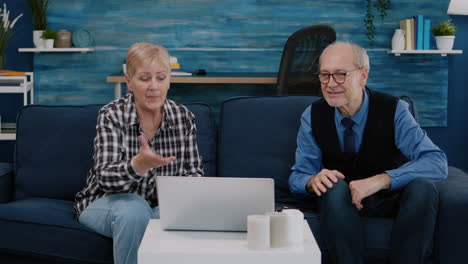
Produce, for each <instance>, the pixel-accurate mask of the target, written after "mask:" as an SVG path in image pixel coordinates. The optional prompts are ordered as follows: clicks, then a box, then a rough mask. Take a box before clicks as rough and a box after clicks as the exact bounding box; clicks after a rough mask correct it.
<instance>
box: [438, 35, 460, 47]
mask: <svg viewBox="0 0 468 264" xmlns="http://www.w3.org/2000/svg"><path fill="white" fill-rule="evenodd" d="M435 39H436V45H437V49H440V50H452V49H453V43H454V42H455V36H437V37H435Z"/></svg>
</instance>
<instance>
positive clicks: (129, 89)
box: [125, 74, 132, 93]
mask: <svg viewBox="0 0 468 264" xmlns="http://www.w3.org/2000/svg"><path fill="white" fill-rule="evenodd" d="M125 84H127V90H128V92H129V93H131V92H132V85H131V82H130V77H128V74H125Z"/></svg>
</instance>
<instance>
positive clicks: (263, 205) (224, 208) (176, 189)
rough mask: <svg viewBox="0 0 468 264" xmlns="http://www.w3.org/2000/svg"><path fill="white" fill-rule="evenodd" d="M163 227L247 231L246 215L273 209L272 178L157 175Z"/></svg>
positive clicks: (168, 228) (171, 228)
mask: <svg viewBox="0 0 468 264" xmlns="http://www.w3.org/2000/svg"><path fill="white" fill-rule="evenodd" d="M156 184H157V188H158V200H159V210H160V215H161V220H160V221H161V226H162V228H164V229H167V230H213V231H247V216H248V215H253V214H264V213H266V212H272V211H273V210H274V204H275V194H274V181H273V179H269V178H227V177H174V176H158V177H156Z"/></svg>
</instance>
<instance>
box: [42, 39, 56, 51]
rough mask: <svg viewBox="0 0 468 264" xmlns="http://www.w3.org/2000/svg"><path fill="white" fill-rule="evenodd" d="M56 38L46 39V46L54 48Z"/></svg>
mask: <svg viewBox="0 0 468 264" xmlns="http://www.w3.org/2000/svg"><path fill="white" fill-rule="evenodd" d="M54 41H55V40H54V39H44V48H46V49H52V48H54Z"/></svg>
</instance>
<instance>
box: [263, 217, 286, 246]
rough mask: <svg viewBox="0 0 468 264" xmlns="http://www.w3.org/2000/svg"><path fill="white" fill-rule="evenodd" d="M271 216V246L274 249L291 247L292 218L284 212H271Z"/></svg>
mask: <svg viewBox="0 0 468 264" xmlns="http://www.w3.org/2000/svg"><path fill="white" fill-rule="evenodd" d="M268 215H269V216H270V245H271V247H272V248H280V247H289V246H290V245H291V244H290V240H291V239H290V237H289V236H290V233H289V226H290V221H291V220H290V217H288V215H287V214H286V213H283V212H271V213H268Z"/></svg>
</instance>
